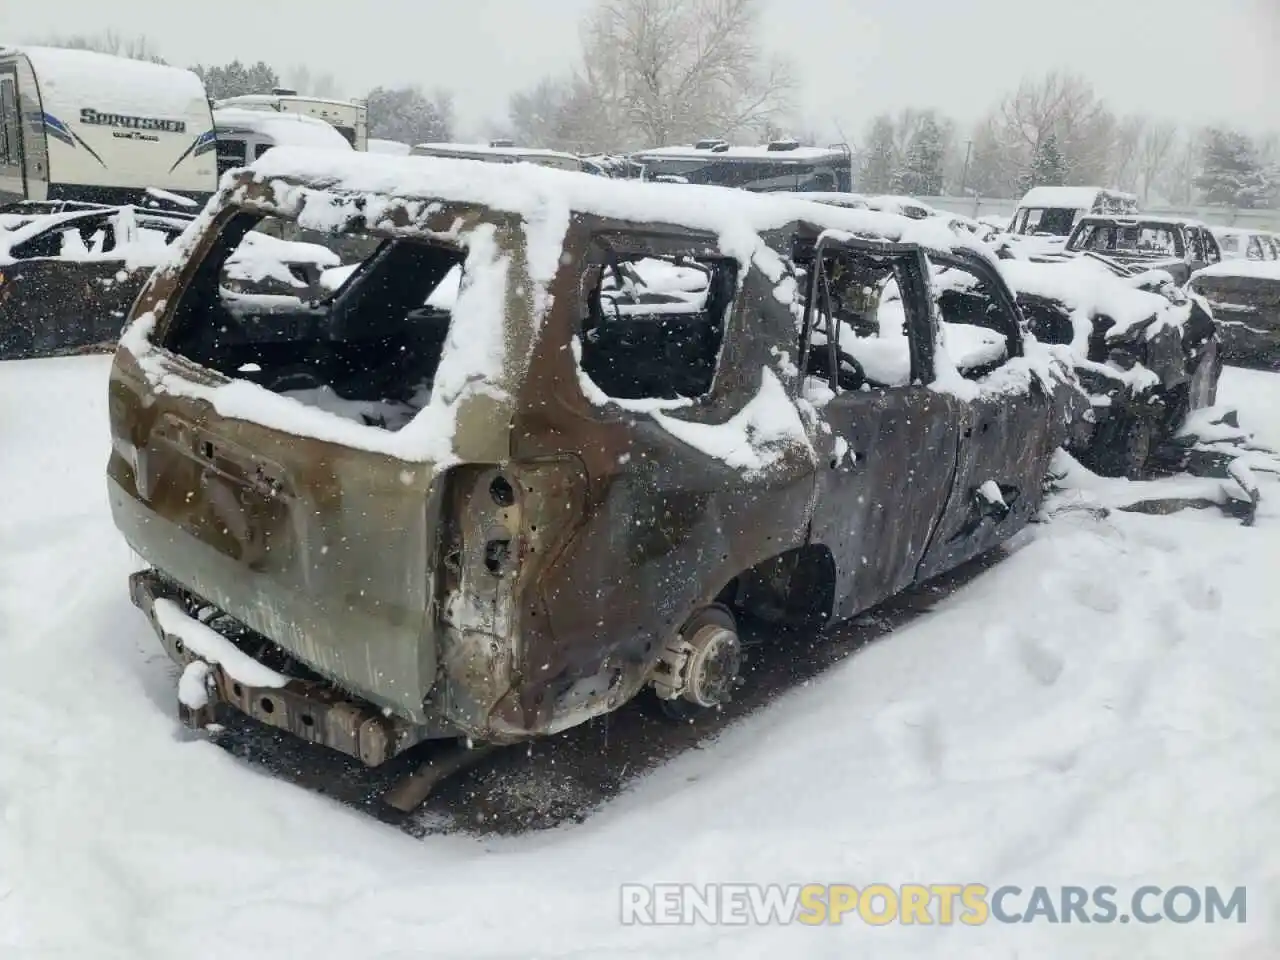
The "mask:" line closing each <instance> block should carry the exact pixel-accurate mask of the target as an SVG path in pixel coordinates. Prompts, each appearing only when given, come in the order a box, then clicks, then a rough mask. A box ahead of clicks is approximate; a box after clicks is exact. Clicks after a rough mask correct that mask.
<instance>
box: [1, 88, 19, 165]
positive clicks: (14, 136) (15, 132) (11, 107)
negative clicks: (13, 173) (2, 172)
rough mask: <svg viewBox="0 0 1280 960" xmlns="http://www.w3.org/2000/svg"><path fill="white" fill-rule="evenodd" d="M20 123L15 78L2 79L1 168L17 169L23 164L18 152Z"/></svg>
mask: <svg viewBox="0 0 1280 960" xmlns="http://www.w3.org/2000/svg"><path fill="white" fill-rule="evenodd" d="M20 122H21V117H20V116H19V114H18V98H17V92H16V90H15V88H14V82H13V77H12V76H6V77H0V167H16V166H20V165H21V163H22V157H21V156H20V155H19V151H18V142H19V140H18V137H19V133H20V131H19V129H18V125H19V123H20Z"/></svg>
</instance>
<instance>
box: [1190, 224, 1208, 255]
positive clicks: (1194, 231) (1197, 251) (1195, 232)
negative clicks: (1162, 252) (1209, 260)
mask: <svg viewBox="0 0 1280 960" xmlns="http://www.w3.org/2000/svg"><path fill="white" fill-rule="evenodd" d="M1187 244H1188V246H1189V247H1190V250H1189V251H1188V252H1189V253H1190V254H1191V259H1192V260H1193V261H1201V262H1202V261H1203V260H1204V243H1203V242H1202V241H1201V239H1200V230H1199V229H1198V228H1197V227H1191V228H1190V229H1189V230H1187Z"/></svg>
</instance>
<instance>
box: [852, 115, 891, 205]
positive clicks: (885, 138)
mask: <svg viewBox="0 0 1280 960" xmlns="http://www.w3.org/2000/svg"><path fill="white" fill-rule="evenodd" d="M897 172H898V150H897V147H896V146H895V145H894V128H893V118H892V117H890V116H889V115H888V114H885V115H882V116H879V117H876V118H875V120H873V121H872V122H871V129H870V130H869V131H868V132H867V146H866V149H865V150H864V151H863V154H862V171H861V176H859V178H858V186H859V188H860V189H861V190H863V191H864V192H866V193H888V192H889V191H890V190H892V189H894V177H895V175H896V174H897Z"/></svg>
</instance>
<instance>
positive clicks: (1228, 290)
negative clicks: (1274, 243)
mask: <svg viewBox="0 0 1280 960" xmlns="http://www.w3.org/2000/svg"><path fill="white" fill-rule="evenodd" d="M1189 287H1190V289H1191V290H1193V291H1195V292H1196V293H1198V294H1200V295H1201V296H1203V297H1204V298H1205V299H1206V300H1208V301H1209V303H1210V304H1211V305H1212V306H1213V312H1214V316H1215V317H1216V318H1217V320H1218V323H1219V325H1220V326H1221V329H1222V334H1221V335H1222V346H1223V355H1224V356H1225V357H1226V359H1227V360H1229V361H1231V362H1232V363H1238V364H1241V365H1244V366H1250V367H1260V368H1262V369H1267V370H1276V369H1280V260H1224V261H1222V263H1219V264H1215V265H1214V266H1211V267H1205V268H1204V269H1202V270H1197V271H1196V272H1195V273H1194V274H1192V276H1191V282H1190V284H1189Z"/></svg>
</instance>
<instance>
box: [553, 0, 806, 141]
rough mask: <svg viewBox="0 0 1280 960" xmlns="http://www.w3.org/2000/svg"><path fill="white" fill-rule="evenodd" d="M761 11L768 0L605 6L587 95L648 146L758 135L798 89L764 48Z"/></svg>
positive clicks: (588, 33) (587, 31)
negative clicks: (759, 22) (760, 38)
mask: <svg viewBox="0 0 1280 960" xmlns="http://www.w3.org/2000/svg"><path fill="white" fill-rule="evenodd" d="M758 9H759V7H758V0H603V2H602V3H601V5H600V7H599V8H598V9H597V10H596V11H595V13H594V14H592V15H591V16H590V17H589V18H588V20H587V22H586V24H585V26H584V28H583V71H582V73H581V74H580V76H579V77H578V78H577V79H578V80H579V81H581V82H580V83H579V84H577V87H578V90H577V93H578V94H581V95H590V96H591V97H592V98H594V100H595V106H596V108H597V110H598V111H599V112H601V113H604V114H611V115H612V118H613V122H612V123H611V124H609V125H610V126H614V127H616V128H620V132H623V133H625V134H626V135H627V139H628V140H631V141H633V142H638V143H641V144H643V145H647V146H662V145H665V144H670V143H674V142H678V141H687V140H693V139H696V138H698V137H705V136H712V135H715V136H722V137H734V136H738V135H742V134H743V133H745V132H747V131H749V130H756V131H758V130H759V129H761V127H762V126H763V125H765V124H766V123H767V122H768V121H770V120H772V119H774V118H776V117H778V116H779V115H780V114H782V113H783V112H785V111H786V109H787V108H788V107H789V95H790V92H791V89H792V80H791V75H790V72H789V69H788V66H787V64H785V63H784V62H782V61H778V60H771V59H769V58H768V57H766V56H765V54H764V53H763V51H762V50H761V49H760V48H759V46H758V45H757V42H756V39H755V35H756V32H757V29H756V28H757V18H758ZM580 105H583V106H585V104H580Z"/></svg>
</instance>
